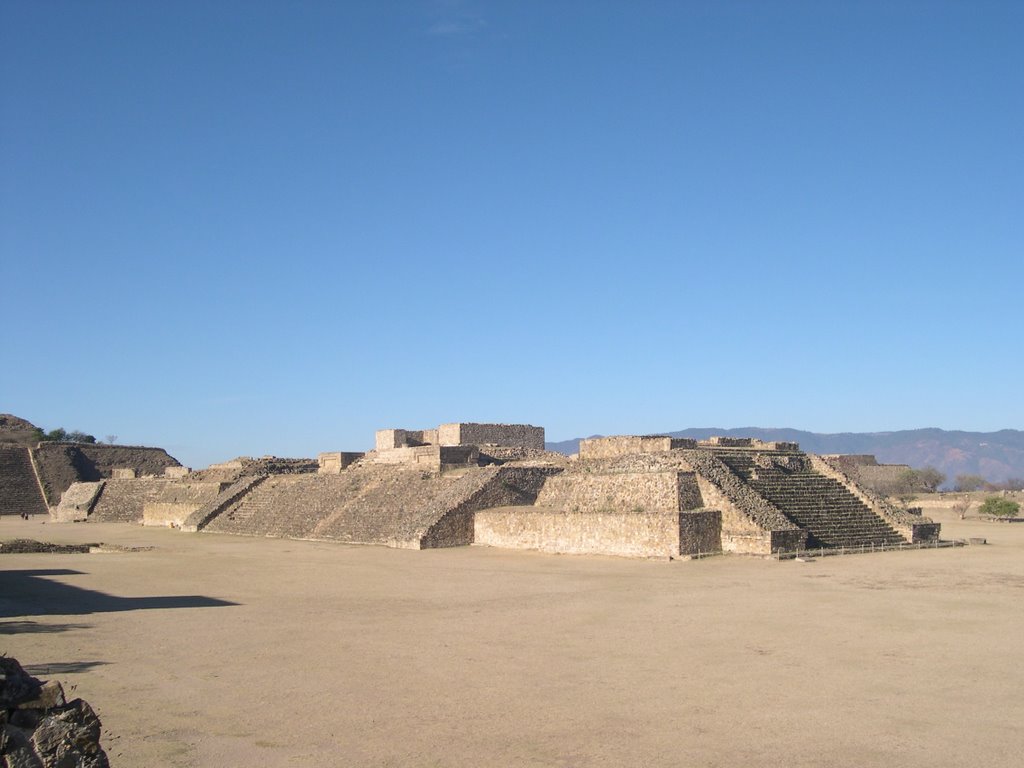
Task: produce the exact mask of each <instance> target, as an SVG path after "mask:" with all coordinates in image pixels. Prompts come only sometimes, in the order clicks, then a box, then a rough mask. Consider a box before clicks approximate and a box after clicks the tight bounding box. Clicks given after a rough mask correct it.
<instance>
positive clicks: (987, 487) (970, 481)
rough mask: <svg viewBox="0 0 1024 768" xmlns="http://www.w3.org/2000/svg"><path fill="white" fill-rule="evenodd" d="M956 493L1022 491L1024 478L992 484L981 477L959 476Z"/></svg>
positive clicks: (1011, 478) (955, 487) (954, 488)
mask: <svg viewBox="0 0 1024 768" xmlns="http://www.w3.org/2000/svg"><path fill="white" fill-rule="evenodd" d="M953 490H954V491H961V492H969V491H1022V490H1024V477H1010V478H1007V479H1006V480H1004V481H1003V482H1001V483H990V482H989V481H988V480H986V479H985V478H984V477H982V476H981V475H957V476H956V485H955V486H954V487H953Z"/></svg>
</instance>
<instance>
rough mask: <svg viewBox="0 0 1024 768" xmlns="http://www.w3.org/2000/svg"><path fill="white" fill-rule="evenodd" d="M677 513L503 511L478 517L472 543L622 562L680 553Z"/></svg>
mask: <svg viewBox="0 0 1024 768" xmlns="http://www.w3.org/2000/svg"><path fill="white" fill-rule="evenodd" d="M680 517H681V515H680V514H679V512H670V511H663V510H656V511H614V510H611V509H608V510H607V511H599V512H597V511H590V512H583V511H563V510H560V509H551V508H549V507H542V506H537V507H512V508H508V507H504V508H501V507H499V508H496V509H485V510H481V511H479V512H477V513H476V516H475V520H474V533H473V537H474V542H475V543H476V544H481V545H486V546H492V547H503V548H506V549H535V550H539V551H541V552H553V553H562V554H601V555H618V556H622V557H662V558H667V557H675V556H677V555H678V554H679V534H680Z"/></svg>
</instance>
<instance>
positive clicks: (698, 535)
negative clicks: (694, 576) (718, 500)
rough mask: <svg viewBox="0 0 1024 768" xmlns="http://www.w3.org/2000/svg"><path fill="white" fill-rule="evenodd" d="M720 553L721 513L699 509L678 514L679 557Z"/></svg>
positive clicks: (715, 510) (714, 510)
mask: <svg viewBox="0 0 1024 768" xmlns="http://www.w3.org/2000/svg"><path fill="white" fill-rule="evenodd" d="M721 551H722V513H721V511H719V510H717V509H700V510H693V511H691V512H682V513H680V515H679V554H680V555H702V554H711V553H714V552H721Z"/></svg>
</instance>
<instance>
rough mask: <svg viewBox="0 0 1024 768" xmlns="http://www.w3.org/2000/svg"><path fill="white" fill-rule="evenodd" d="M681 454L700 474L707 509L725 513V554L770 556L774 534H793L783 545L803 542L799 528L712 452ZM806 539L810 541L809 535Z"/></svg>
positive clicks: (699, 480)
mask: <svg viewBox="0 0 1024 768" xmlns="http://www.w3.org/2000/svg"><path fill="white" fill-rule="evenodd" d="M731 439H733V440H735V439H737V438H731ZM680 453H681V456H682V457H683V458H684V459H685V461H686V462H687V464H689V465H690V466H691V467H692V468H693V469H694V470H695V471H696V472H697V479H698V486H699V488H700V492H701V497H702V498H703V500H704V506H705V507H708V508H713V509H717V510H720V511H721V513H722V549H723V550H724V551H726V552H736V553H744V554H769V553H770V552H771V551H772V546H773V544H772V542H773V533H772V532H773V531H790V532H792V533H788V534H786V535H785V536H783V537H778V536H776V539H777V540H780V541H781V540H789V539H791V538H794V537H795V538H801V533H802V532H800V529H799V527H798V526H796V525H794V524H793V523H792V522H790V520H789V519H788V518H787V517H786V516H785V515H784V514H782V512H781V511H779V510H778V509H777V508H776V507H774V506H773V505H772V504H771V503H769V502H768V501H766V500H765V499H764V498H762V497H761V496H760V495H758V494H757V493H755V492H754V491H753V490H752V489H751V488H750V486H748V485H747V484H746V483H744V482H743V481H742V480H741V479H740V478H738V477H737V476H736V475H735V474H734V473H733V472H732V471H731V470H730V469H729V468H728V467H727V466H725V464H723V463H722V462H721V461H720V460H719V459H718V458H717V457H715V456H714V455H713V454H712V453H711V452H710V451H707V450H702V449H697V450H684V451H681V452H680ZM787 537H788V538H787ZM802 538H803V539H806V534H805V533H804V534H802Z"/></svg>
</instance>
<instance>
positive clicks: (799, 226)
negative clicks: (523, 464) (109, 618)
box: [0, 0, 1024, 466]
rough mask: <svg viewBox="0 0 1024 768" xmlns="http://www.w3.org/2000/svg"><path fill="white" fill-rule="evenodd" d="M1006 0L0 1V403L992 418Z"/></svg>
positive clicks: (560, 421)
mask: <svg viewBox="0 0 1024 768" xmlns="http://www.w3.org/2000/svg"><path fill="white" fill-rule="evenodd" d="M1022 35H1024V4H1021V3H1018V2H1005V3H993V2H987V3H986V2H884V3H883V2H878V3H871V2H824V1H815V2H631V3H626V2H614V3H611V2H557V0H555V1H552V2H516V3H512V2H504V3H492V2H472V1H471V0H466V1H465V2H454V1H450V2H433V1H431V0H422V1H414V0H406V1H405V2H393V3H387V2H380V3H371V2H350V3H345V2H333V3H328V2H323V3H318V2H283V1H282V2H227V1H225V0H220V1H218V2H188V1H185V2H182V1H180V0H178V1H176V2H166V3H158V2H146V3H139V2H134V1H133V2H89V3H82V2H38V1H33V2H21V1H12V0H0V99H2V101H0V109H2V113H0V280H2V287H3V292H2V295H3V304H2V306H3V310H4V316H5V321H4V323H3V330H2V331H0V333H2V336H0V342H2V354H0V360H2V367H0V411H7V412H12V413H15V414H18V415H20V416H23V417H25V418H28V419H30V420H32V421H33V422H35V423H37V424H39V425H40V426H43V427H44V428H47V429H50V428H53V427H56V426H64V427H65V428H68V429H81V430H84V431H87V432H91V433H93V434H96V435H99V436H103V435H106V434H117V435H118V436H119V439H120V441H121V442H126V443H144V444H153V445H162V446H164V447H166V448H167V449H168V450H170V451H171V453H172V454H174V455H175V456H177V457H178V458H179V459H181V460H182V461H183V462H185V463H188V464H192V465H194V466H204V465H205V464H207V463H209V462H211V461H217V460H222V459H226V458H230V457H233V456H236V455H240V454H245V455H262V454H276V455H284V456H310V455H315V454H316V453H317V452H319V451H326V450H362V449H366V448H368V447H370V445H371V443H372V439H373V430H374V429H377V428H382V427H408V428H417V427H419V428H422V427H428V426H432V425H436V424H437V423H440V422H447V421H502V422H528V423H533V424H538V425H542V426H545V427H546V428H547V434H548V438H549V439H552V440H559V439H567V438H570V437H575V436H579V435H587V434H593V433H604V434H615V433H636V432H650V431H664V430H674V429H682V428H685V427H691V426H712V425H713V426H721V427H738V426H764V427H781V426H788V427H795V428H801V429H809V430H814V431H822V432H837V431H882V430H895V429H905V428H915V427H925V426H938V427H944V428H952V429H970V430H996V429H1001V428H1016V429H1020V428H1024V406H1022V397H1021V394H1020V391H1021V389H1022V387H1021V380H1022V373H1024V354H1022V344H1021V336H1022V334H1021V331H1022V327H1024V307H1022V302H1021V297H1022V296H1024V258H1022V256H1024V254H1022V244H1024V138H1022V137H1024V99H1022V98H1021V94H1022V93H1024V46H1021V44H1020V40H1021V39H1022Z"/></svg>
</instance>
